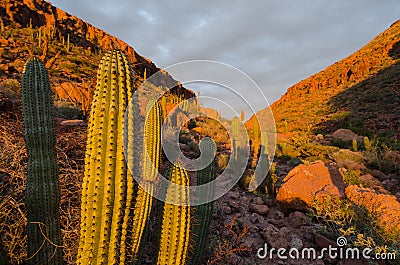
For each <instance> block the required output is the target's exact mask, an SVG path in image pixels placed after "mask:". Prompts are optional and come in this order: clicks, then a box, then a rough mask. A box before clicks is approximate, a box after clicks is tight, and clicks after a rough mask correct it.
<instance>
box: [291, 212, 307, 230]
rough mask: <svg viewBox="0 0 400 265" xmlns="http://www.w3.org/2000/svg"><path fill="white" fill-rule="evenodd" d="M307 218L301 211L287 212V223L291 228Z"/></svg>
mask: <svg viewBox="0 0 400 265" xmlns="http://www.w3.org/2000/svg"><path fill="white" fill-rule="evenodd" d="M307 220H308V217H307V215H305V214H304V213H302V212H298V211H296V212H293V213H290V214H289V218H288V222H289V225H290V226H291V227H293V228H299V227H301V226H302V225H304V224H305V223H306V222H307Z"/></svg>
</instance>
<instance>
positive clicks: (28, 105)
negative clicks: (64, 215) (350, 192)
mask: <svg viewBox="0 0 400 265" xmlns="http://www.w3.org/2000/svg"><path fill="white" fill-rule="evenodd" d="M21 87H22V88H21V89H22V107H23V114H24V137H25V143H26V146H27V152H28V172H27V181H26V209H27V219H28V224H27V235H28V263H30V264H62V249H61V231H60V213H59V208H60V188H59V182H58V172H57V159H56V148H55V143H56V137H55V131H54V124H53V109H52V104H53V102H52V98H51V90H50V82H49V79H48V76H47V72H46V69H45V67H44V65H43V63H42V62H41V61H40V60H38V59H36V58H32V59H30V60H29V61H28V62H27V63H26V65H25V68H24V70H23V75H22V82H21Z"/></svg>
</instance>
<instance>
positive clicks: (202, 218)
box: [189, 137, 216, 265]
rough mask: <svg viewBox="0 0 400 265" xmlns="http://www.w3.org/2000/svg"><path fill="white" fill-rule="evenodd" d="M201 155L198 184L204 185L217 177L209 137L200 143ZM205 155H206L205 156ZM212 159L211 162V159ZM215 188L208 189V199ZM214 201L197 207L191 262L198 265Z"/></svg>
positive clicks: (200, 260) (212, 145)
mask: <svg viewBox="0 0 400 265" xmlns="http://www.w3.org/2000/svg"><path fill="white" fill-rule="evenodd" d="M200 151H201V155H202V156H201V157H202V158H203V159H200V168H202V169H201V170H200V171H199V172H198V173H197V185H203V184H206V183H208V182H210V181H213V180H214V179H215V160H214V159H211V158H212V156H213V155H214V153H215V151H216V150H215V144H214V142H213V141H212V140H211V138H209V137H205V138H204V139H203V140H202V141H201V143H200ZM203 156H204V157H203ZM210 160H212V162H211V163H209V161H210ZM213 192H214V190H213V187H212V186H210V189H209V190H208V191H207V194H205V196H207V197H206V198H207V200H209V199H210V198H211V197H212V194H213ZM212 207H213V206H212V202H209V203H206V204H202V205H199V206H196V207H195V214H194V216H195V218H194V220H195V223H194V224H193V225H192V226H193V242H194V243H193V250H192V251H191V257H190V260H189V264H192V265H197V264H203V262H202V258H203V256H204V254H205V252H206V251H205V250H206V249H207V245H206V244H207V241H206V239H207V236H208V232H209V231H208V230H209V227H210V219H211V212H212Z"/></svg>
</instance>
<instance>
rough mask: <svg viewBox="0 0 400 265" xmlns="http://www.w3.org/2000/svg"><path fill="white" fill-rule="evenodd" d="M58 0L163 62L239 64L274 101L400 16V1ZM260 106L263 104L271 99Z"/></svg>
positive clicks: (260, 104)
mask: <svg viewBox="0 0 400 265" xmlns="http://www.w3.org/2000/svg"><path fill="white" fill-rule="evenodd" d="M51 2H52V3H53V4H54V5H55V6H57V7H59V8H61V9H63V10H65V11H67V12H69V13H71V14H72V15H75V16H77V17H80V18H82V19H83V20H84V21H87V22H89V23H91V24H92V25H94V26H97V27H99V28H101V29H103V30H105V31H107V32H108V33H110V34H112V35H114V36H117V37H118V38H120V39H122V40H124V41H125V42H127V43H128V44H130V45H131V46H132V47H133V48H134V49H135V50H136V51H137V52H138V53H139V54H141V55H142V56H144V57H147V58H150V59H151V60H152V61H153V62H154V63H155V64H156V65H157V66H158V67H161V68H164V67H167V66H169V65H171V64H175V63H179V62H183V61H187V60H193V59H202V60H214V61H219V62H223V63H226V64H229V65H231V66H233V67H236V68H238V69H240V70H242V71H243V72H245V73H246V74H248V75H249V76H250V77H251V78H252V79H254V81H255V82H256V83H257V84H258V85H259V86H260V87H261V89H262V91H263V92H264V94H265V95H266V97H267V99H268V101H269V102H270V103H273V102H274V101H275V100H277V99H279V98H280V96H281V95H283V94H284V93H285V91H286V90H287V88H288V87H290V86H291V85H293V84H295V83H297V82H299V81H300V80H302V79H305V78H307V77H308V76H310V75H312V74H314V73H316V72H318V71H320V70H323V69H324V68H325V67H327V66H329V65H331V64H332V63H334V62H336V61H338V60H340V59H342V58H344V57H346V56H348V55H350V54H351V53H353V52H354V51H356V50H358V49H359V48H361V47H362V46H363V45H365V44H366V43H367V42H369V41H370V40H371V39H372V38H373V37H375V36H376V35H378V34H379V33H380V32H382V31H384V30H385V29H387V28H388V27H389V26H390V25H391V24H392V23H393V22H395V21H396V20H398V19H400V12H399V11H400V1H399V0H382V1H377V0H340V1H339V0H259V1H258V0H257V1H234V0H229V1H228V0H223V1H205V0H202V1H188V0H174V1H156V0H146V1H131V0H113V1H110V0H108V1H105V0H96V1H93V0H79V1H77V0H70V1H65V0H52V1H51ZM242 93H245V92H244V91H242ZM252 104H253V105H254V107H255V108H256V109H261V108H262V107H263V106H264V104H265V103H264V102H263V101H260V102H257V100H256V99H255V101H254V103H252Z"/></svg>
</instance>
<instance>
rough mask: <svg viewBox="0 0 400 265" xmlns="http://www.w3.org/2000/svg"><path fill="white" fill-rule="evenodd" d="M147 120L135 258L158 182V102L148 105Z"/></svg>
mask: <svg viewBox="0 0 400 265" xmlns="http://www.w3.org/2000/svg"><path fill="white" fill-rule="evenodd" d="M146 113H148V114H147V118H146V121H145V130H144V136H143V137H144V150H143V171H142V174H141V175H142V179H141V180H142V185H143V186H144V187H143V188H142V187H141V186H139V187H138V191H137V195H136V203H135V210H134V215H133V218H134V220H133V233H132V241H133V256H137V254H138V252H139V246H140V241H141V238H142V236H143V231H144V229H145V225H146V223H147V220H148V219H149V216H150V211H151V206H152V200H153V197H152V195H153V192H154V186H155V184H156V182H157V176H158V167H159V164H160V157H161V115H162V114H161V107H160V104H159V103H158V102H157V101H153V100H150V101H149V103H148V105H147V111H146Z"/></svg>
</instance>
